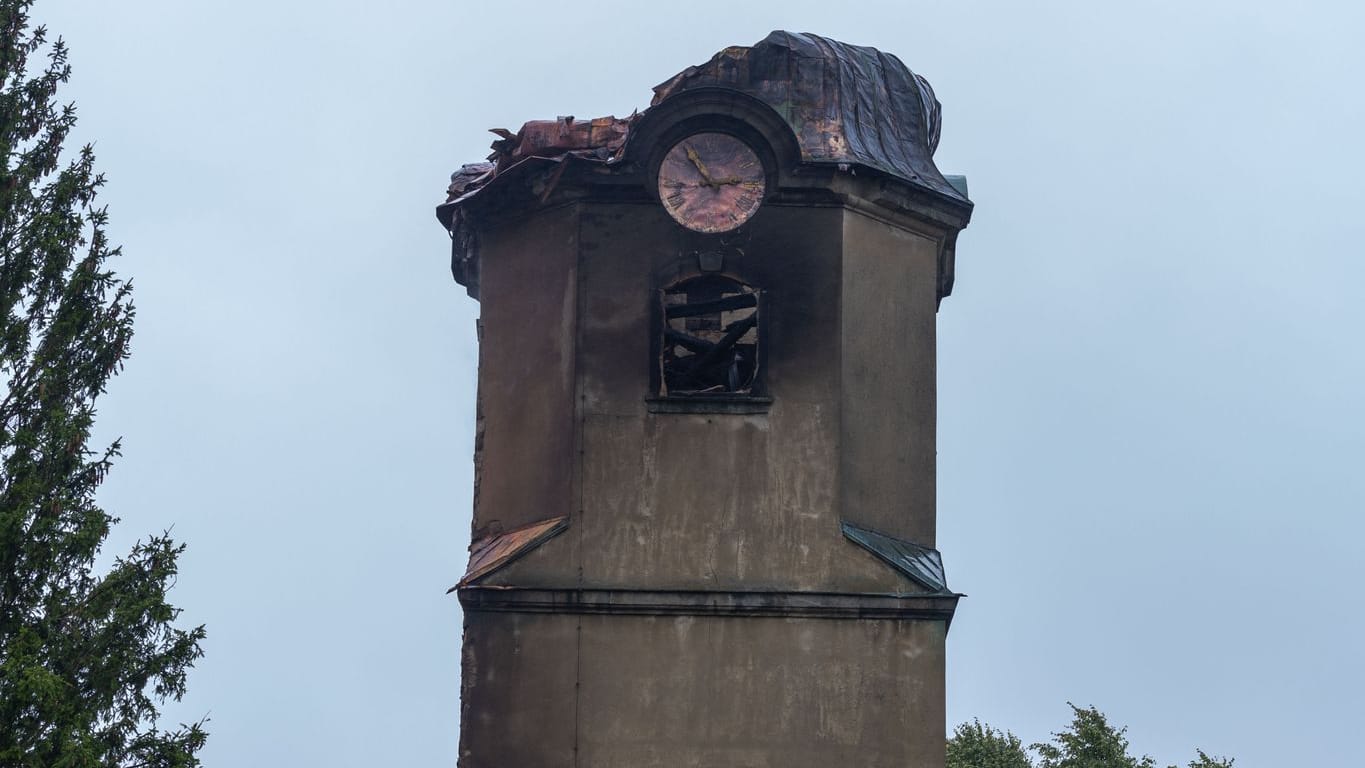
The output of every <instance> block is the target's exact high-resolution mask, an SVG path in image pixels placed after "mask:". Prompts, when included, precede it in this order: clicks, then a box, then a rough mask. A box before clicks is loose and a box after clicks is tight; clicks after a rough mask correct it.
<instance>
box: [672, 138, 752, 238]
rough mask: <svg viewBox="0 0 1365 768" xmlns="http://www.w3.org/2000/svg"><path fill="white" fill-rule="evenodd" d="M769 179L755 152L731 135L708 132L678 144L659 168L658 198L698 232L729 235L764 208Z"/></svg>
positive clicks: (674, 217) (690, 227)
mask: <svg viewBox="0 0 1365 768" xmlns="http://www.w3.org/2000/svg"><path fill="white" fill-rule="evenodd" d="M766 188H767V175H766V173H765V172H764V169H763V162H762V161H761V160H760V159H759V157H758V154H757V153H756V152H754V150H753V148H752V147H750V146H749V145H748V144H746V143H745V142H744V141H743V140H741V139H739V138H736V137H735V136H731V135H730V134H728V133H720V132H715V131H704V132H701V133H694V134H692V135H690V136H686V137H684V138H683V139H681V140H680V141H678V143H676V144H674V145H673V147H672V148H671V149H669V150H668V153H667V154H665V155H664V159H663V162H661V163H660V164H659V199H660V200H661V201H663V204H664V209H665V210H667V211H668V214H669V215H670V216H672V217H673V219H674V220H675V221H677V222H678V223H679V224H681V225H683V226H684V227H687V228H688V229H690V230H693V231H694V232H705V233H709V234H714V233H718V232H728V231H730V230H732V229H735V228H736V227H738V226H739V225H741V224H743V223H744V222H746V221H748V220H749V218H750V217H752V216H753V215H754V213H756V212H757V211H758V207H759V205H761V204H762V203H763V193H764V190H765V189H766Z"/></svg>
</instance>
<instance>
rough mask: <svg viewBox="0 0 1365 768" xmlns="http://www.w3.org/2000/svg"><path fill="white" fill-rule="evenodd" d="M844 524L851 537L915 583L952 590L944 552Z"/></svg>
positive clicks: (936, 589) (940, 591)
mask: <svg viewBox="0 0 1365 768" xmlns="http://www.w3.org/2000/svg"><path fill="white" fill-rule="evenodd" d="M841 527H842V528H843V531H844V536H846V537H848V539H849V541H852V542H853V543H855V544H858V545H859V546H861V547H863V548H864V549H866V550H867V551H869V552H871V553H872V554H874V555H876V556H877V557H878V558H880V559H881V560H882V561H884V562H885V563H886V564H887V565H890V566H891V567H892V568H895V569H896V570H898V571H900V572H901V573H903V574H905V575H906V576H908V577H910V578H911V579H912V580H913V581H914V582H915V583H917V584H919V585H920V586H922V587H924V588H925V589H927V590H929V591H930V592H934V593H938V594H951V590H949V589H948V579H947V576H946V575H945V574H944V572H943V556H942V555H940V554H939V552H938V550H937V549H930V548H929V547H921V546H920V545H918V544H912V543H911V542H908V541H901V540H900V539H897V538H895V537H892V536H887V535H886V534H884V533H878V532H877V531H873V530H869V529H867V528H862V527H859V526H856V525H854V524H852V523H850V522H847V521H844V522H843V523H842V524H841Z"/></svg>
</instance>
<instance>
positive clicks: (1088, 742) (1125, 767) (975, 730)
mask: <svg viewBox="0 0 1365 768" xmlns="http://www.w3.org/2000/svg"><path fill="white" fill-rule="evenodd" d="M1069 706H1070V707H1071V714H1072V718H1071V727H1070V728H1068V729H1067V730H1064V731H1061V732H1060V733H1054V734H1052V741H1051V742H1047V743H1041V744H1033V745H1031V746H1029V747H1028V749H1027V750H1026V749H1025V748H1024V746H1023V745H1022V744H1021V743H1020V741H1019V739H1018V738H1017V737H1016V736H1015V735H1014V734H1012V733H1010V732H1009V731H997V730H995V729H993V728H991V727H990V726H987V725H983V724H982V723H981V721H979V720H973V721H972V722H971V723H963V724H962V725H959V726H958V727H957V729H956V730H954V731H953V735H952V737H951V738H949V739H948V761H947V768H1156V763H1155V762H1153V760H1152V758H1150V757H1146V756H1143V757H1141V758H1138V757H1134V756H1132V755H1130V754H1129V753H1128V739H1127V738H1126V737H1125V736H1124V733H1126V732H1127V729H1126V728H1115V727H1114V726H1112V725H1110V724H1109V720H1108V719H1107V718H1106V717H1105V716H1104V713H1102V712H1100V711H1099V710H1098V709H1095V708H1094V707H1087V708H1085V709H1082V708H1080V707H1078V706H1076V705H1075V704H1070V705H1069ZM1028 750H1032V751H1033V752H1036V753H1037V754H1038V757H1039V760H1040V762H1038V763H1037V764H1036V765H1035V763H1034V762H1033V761H1032V759H1030V757H1029V754H1028ZM1196 752H1197V753H1198V755H1199V757H1198V758H1197V759H1195V760H1192V761H1190V763H1189V768H1233V766H1232V763H1233V761H1232V760H1231V759H1228V758H1221V757H1209V756H1208V755H1207V754H1205V753H1204V751H1203V750H1196ZM1170 768H1175V766H1171V767H1170Z"/></svg>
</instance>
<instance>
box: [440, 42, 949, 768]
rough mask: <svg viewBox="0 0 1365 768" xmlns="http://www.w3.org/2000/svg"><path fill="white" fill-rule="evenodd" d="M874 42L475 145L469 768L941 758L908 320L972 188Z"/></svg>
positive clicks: (470, 202)
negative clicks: (940, 164)
mask: <svg viewBox="0 0 1365 768" xmlns="http://www.w3.org/2000/svg"><path fill="white" fill-rule="evenodd" d="M938 130H939V104H938V101H937V100H936V99H935V97H934V94H933V91H932V90H931V89H930V87H929V84H928V83H927V82H926V81H925V80H924V79H923V78H920V77H919V76H917V75H914V74H913V73H911V72H910V71H909V70H908V69H906V68H905V66H904V65H903V64H902V63H901V62H900V61H899V60H898V59H897V58H895V57H894V56H891V55H889V54H885V53H881V52H879V51H877V50H874V49H871V48H865V47H859V46H852V45H847V44H844V43H840V42H836V41H833V40H829V39H826V38H822V37H819V36H816V35H810V34H793V33H787V32H774V33H772V34H771V35H769V36H768V37H767V38H765V39H764V40H762V41H761V42H759V43H757V44H755V45H753V46H750V47H731V48H726V49H725V50H723V51H721V52H720V53H718V54H716V55H715V56H714V57H712V58H711V60H710V61H708V62H706V63H704V64H701V65H699V66H695V67H689V68H688V69H687V70H685V71H683V72H682V73H679V74H678V75H676V76H675V77H673V78H671V79H669V80H668V81H667V82H665V83H663V84H662V85H660V86H659V87H658V88H656V89H655V96H654V99H653V102H652V104H651V106H650V107H649V108H648V109H647V110H645V111H643V112H640V113H637V114H635V115H632V116H631V117H629V118H624V119H616V118H609V117H608V118H599V119H594V120H577V119H575V118H573V117H562V118H558V119H556V120H543V121H533V122H530V123H527V124H526V125H524V126H523V127H522V128H521V130H520V131H518V132H516V133H513V132H511V131H498V132H496V133H498V134H499V137H500V138H499V140H498V141H497V142H495V143H494V145H493V148H494V152H493V155H492V156H491V157H490V161H491V162H488V163H477V164H471V165H466V166H464V167H463V168H462V169H460V170H459V171H457V172H456V173H455V175H454V177H453V178H452V183H451V187H450V197H449V200H448V201H447V202H446V203H445V204H443V205H441V206H440V207H439V208H438V209H437V215H438V218H439V219H440V221H441V223H442V225H444V226H445V227H446V229H447V230H448V231H449V232H450V235H451V238H452V243H453V259H452V268H453V271H454V274H455V278H456V280H457V281H458V282H460V283H461V284H462V285H464V286H465V288H466V289H467V290H468V292H469V294H470V295H471V296H473V297H474V298H475V299H477V300H478V301H479V302H480V307H481V318H480V321H479V338H480V354H479V394H478V415H477V420H478V425H477V435H476V444H475V459H474V460H475V468H476V479H475V501H474V516H473V517H474V522H473V544H472V545H471V552H470V558H469V564H468V568H467V570H466V572H465V574H464V576H463V578H462V579H461V580H460V582H459V584H458V585H457V586H456V587H455V588H454V589H453V591H456V592H457V593H458V596H459V600H460V603H461V606H462V607H463V609H464V616H465V632H464V643H463V675H462V682H461V702H462V707H461V722H460V729H461V730H460V758H459V765H460V766H462V768H491V767H494V766H522V767H525V768H540V767H541V766H545V767H549V766H556V767H558V766H581V767H582V768H616V767H619V768H649V767H651V766H657V767H659V768H673V767H675V766H677V767H682V766H783V767H784V768H791V767H800V766H811V767H815V766H819V767H821V768H825V767H827V766H845V765H848V766H898V767H901V766H914V767H915V768H941V766H942V765H943V748H944V739H945V733H946V723H945V721H944V645H945V638H946V635H947V631H948V625H949V623H950V621H951V619H952V615H953V611H954V609H955V607H956V604H957V601H958V598H959V595H958V594H956V593H954V592H953V591H952V590H951V589H950V588H949V586H948V583H947V580H946V578H945V575H944V570H943V563H942V560H941V558H940V555H939V552H938V550H937V549H936V544H935V491H934V472H935V470H934V461H935V448H934V430H935V349H934V344H935V314H936V312H937V309H938V304H939V302H940V300H941V299H942V298H943V297H944V296H946V295H947V294H948V293H949V291H950V290H951V288H952V283H953V254H954V244H955V240H956V237H957V233H958V231H959V230H961V229H962V228H963V227H964V226H966V224H967V221H968V219H969V217H970V214H971V208H972V206H971V203H970V202H969V201H968V199H967V196H966V185H965V183H964V182H963V181H962V180H961V179H960V178H955V177H945V176H943V175H942V174H941V173H940V172H939V171H938V169H937V168H936V167H935V166H934V163H933V159H932V157H933V151H934V147H935V145H936V144H937V140H938Z"/></svg>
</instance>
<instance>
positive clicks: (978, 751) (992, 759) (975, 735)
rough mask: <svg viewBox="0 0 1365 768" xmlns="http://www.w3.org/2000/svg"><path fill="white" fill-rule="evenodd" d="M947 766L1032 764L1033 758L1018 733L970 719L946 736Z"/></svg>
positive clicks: (1027, 767) (1018, 767) (1022, 767)
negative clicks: (947, 737) (950, 736)
mask: <svg viewBox="0 0 1365 768" xmlns="http://www.w3.org/2000/svg"><path fill="white" fill-rule="evenodd" d="M947 768H1033V761H1032V760H1030V759H1029V756H1028V752H1027V751H1025V749H1024V744H1023V742H1021V741H1019V737H1017V736H1015V735H1014V734H1012V733H1010V732H1009V731H997V730H995V729H993V728H990V727H988V726H985V725H982V724H981V721H980V720H973V721H972V722H970V723H963V724H961V725H959V726H958V727H957V729H956V730H954V731H953V736H952V738H950V739H948V762H947Z"/></svg>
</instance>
